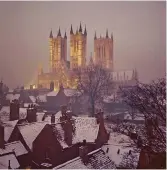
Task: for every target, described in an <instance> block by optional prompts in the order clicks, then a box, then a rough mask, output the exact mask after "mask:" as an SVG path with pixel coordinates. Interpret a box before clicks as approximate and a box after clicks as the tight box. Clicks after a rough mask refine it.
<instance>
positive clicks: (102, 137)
mask: <svg viewBox="0 0 167 170" xmlns="http://www.w3.org/2000/svg"><path fill="white" fill-rule="evenodd" d="M103 114H104V113H103V112H102V111H101V110H100V111H99V112H98V113H97V114H96V119H97V123H98V124H99V135H98V138H97V142H96V143H97V146H98V147H101V146H102V145H103V144H104V143H106V142H107V141H108V140H109V137H110V134H109V133H108V132H107V130H106V128H105V125H104V117H103Z"/></svg>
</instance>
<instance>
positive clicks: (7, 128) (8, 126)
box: [3, 120, 18, 142]
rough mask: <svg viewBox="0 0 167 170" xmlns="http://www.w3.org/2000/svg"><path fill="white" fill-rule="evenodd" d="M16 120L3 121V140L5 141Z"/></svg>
mask: <svg viewBox="0 0 167 170" xmlns="http://www.w3.org/2000/svg"><path fill="white" fill-rule="evenodd" d="M17 122H18V120H13V121H7V122H4V123H3V126H4V140H5V141H6V142H7V141H8V140H9V138H10V136H11V134H12V132H13V130H14V128H15V126H16V124H17Z"/></svg>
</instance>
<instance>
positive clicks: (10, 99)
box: [6, 94, 20, 102]
mask: <svg viewBox="0 0 167 170" xmlns="http://www.w3.org/2000/svg"><path fill="white" fill-rule="evenodd" d="M19 97H20V94H7V95H6V100H9V101H10V102H11V101H12V100H14V99H17V100H18V99H19Z"/></svg>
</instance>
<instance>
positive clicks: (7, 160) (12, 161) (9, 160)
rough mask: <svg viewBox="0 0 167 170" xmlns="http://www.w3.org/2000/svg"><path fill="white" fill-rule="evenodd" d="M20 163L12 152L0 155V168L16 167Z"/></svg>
mask: <svg viewBox="0 0 167 170" xmlns="http://www.w3.org/2000/svg"><path fill="white" fill-rule="evenodd" d="M18 168H20V164H19V162H18V160H17V158H16V155H15V154H14V153H13V152H10V153H5V154H2V155H0V169H18Z"/></svg>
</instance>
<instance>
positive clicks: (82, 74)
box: [77, 65, 112, 116]
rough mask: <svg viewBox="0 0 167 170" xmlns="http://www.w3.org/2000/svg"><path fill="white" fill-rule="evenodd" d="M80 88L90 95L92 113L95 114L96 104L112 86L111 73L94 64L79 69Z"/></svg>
mask: <svg viewBox="0 0 167 170" xmlns="http://www.w3.org/2000/svg"><path fill="white" fill-rule="evenodd" d="M77 75H78V90H79V91H81V92H82V93H83V94H84V95H87V96H88V97H89V103H90V107H91V115H92V116H94V113H95V109H96V106H97V105H99V104H100V103H101V102H102V98H103V97H104V95H106V94H107V93H108V91H109V89H110V88H111V85H112V81H111V74H110V72H109V71H107V70H105V69H103V68H102V67H101V66H95V65H92V66H91V67H87V68H86V69H84V70H78V74H77Z"/></svg>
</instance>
